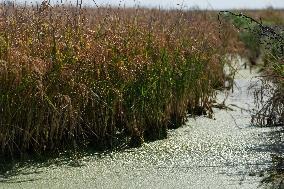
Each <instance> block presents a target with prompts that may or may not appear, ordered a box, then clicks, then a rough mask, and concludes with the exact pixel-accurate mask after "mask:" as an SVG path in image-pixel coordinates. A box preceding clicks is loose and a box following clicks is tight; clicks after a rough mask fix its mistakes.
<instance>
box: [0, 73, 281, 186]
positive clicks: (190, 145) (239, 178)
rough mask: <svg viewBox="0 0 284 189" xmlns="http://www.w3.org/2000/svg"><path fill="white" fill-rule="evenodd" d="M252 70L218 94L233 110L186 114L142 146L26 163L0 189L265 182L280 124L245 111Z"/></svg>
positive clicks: (251, 102)
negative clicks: (264, 124) (258, 120)
mask: <svg viewBox="0 0 284 189" xmlns="http://www.w3.org/2000/svg"><path fill="white" fill-rule="evenodd" d="M256 75H257V74H256V73H255V71H252V73H251V71H250V70H249V69H246V70H245V69H241V70H240V71H239V73H238V74H237V76H236V79H235V87H234V91H233V92H232V91H231V90H230V91H225V92H224V91H223V92H219V94H218V101H219V102H222V101H223V100H224V98H226V97H227V100H226V105H227V106H228V107H230V108H231V109H232V110H228V109H227V110H226V109H214V112H215V115H214V119H209V118H207V117H205V116H204V117H196V118H189V119H188V121H187V122H186V124H185V125H184V126H182V127H181V128H178V129H175V130H170V131H169V135H168V138H167V139H164V140H159V141H155V142H150V143H145V144H143V146H142V147H140V148H132V149H127V150H123V151H118V152H111V153H103V154H102V153H91V154H88V155H84V156H80V157H78V158H77V159H76V160H74V159H68V158H58V159H53V160H50V161H51V163H50V162H49V163H47V162H45V163H33V164H29V163H27V164H26V165H24V166H20V167H18V168H15V169H17V171H16V173H15V174H7V175H8V176H7V175H6V176H0V188H5V189H8V188H13V189H14V188H29V189H30V188H69V189H71V188H110V189H112V188H136V189H138V188H153V189H156V188H242V189H245V188H261V187H264V185H262V184H261V181H262V180H263V179H264V178H265V177H266V176H267V175H266V174H267V170H269V169H270V167H271V166H272V164H273V163H272V159H273V158H272V157H273V154H275V153H277V150H275V148H274V147H273V146H274V145H275V144H276V143H277V141H278V142H279V138H280V137H279V136H278V135H279V132H277V131H279V130H280V129H281V128H277V127H275V128H259V127H254V126H251V123H250V120H251V117H250V113H249V112H248V111H246V110H248V109H252V108H253V106H254V100H253V95H252V92H251V91H250V90H248V88H249V86H250V85H251V84H252V83H254V82H256V80H257V79H256V78H255V76H256ZM277 133H278V134H277ZM276 135H277V137H276ZM279 153H280V152H279ZM12 171H13V170H10V172H12ZM8 172H9V171H8Z"/></svg>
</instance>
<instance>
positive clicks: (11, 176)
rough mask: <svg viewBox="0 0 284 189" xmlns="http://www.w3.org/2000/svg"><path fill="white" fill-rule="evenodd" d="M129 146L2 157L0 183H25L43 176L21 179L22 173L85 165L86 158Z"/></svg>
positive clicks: (39, 172) (38, 172) (28, 173)
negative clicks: (9, 157) (11, 157)
mask: <svg viewBox="0 0 284 189" xmlns="http://www.w3.org/2000/svg"><path fill="white" fill-rule="evenodd" d="M127 149H129V147H127V146H116V147H115V148H111V149H101V148H99V149H98V148H92V147H87V148H82V149H72V150H71V149H70V150H66V151H62V152H58V153H53V154H44V155H35V154H33V155H27V154H26V155H25V156H22V157H21V158H20V157H17V158H15V159H7V158H1V159H0V184H1V183H25V182H33V181H36V180H40V179H41V178H36V179H35V178H31V179H26V178H25V179H19V178H18V176H20V175H22V176H25V175H35V174H41V173H42V172H43V171H42V168H48V169H49V170H51V169H56V167H59V166H65V167H83V166H85V162H84V158H85V157H90V156H92V157H93V158H97V159H101V158H103V157H104V156H106V155H110V154H111V153H112V152H115V151H123V150H127Z"/></svg>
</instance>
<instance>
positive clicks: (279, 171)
mask: <svg viewBox="0 0 284 189" xmlns="http://www.w3.org/2000/svg"><path fill="white" fill-rule="evenodd" d="M263 138H264V139H265V140H270V142H269V143H267V144H265V145H260V146H257V147H256V148H255V149H254V150H256V151H258V152H266V153H269V154H270V157H271V162H270V166H269V167H268V168H267V169H266V170H265V172H266V174H265V177H264V179H263V180H262V182H261V186H262V187H265V188H271V189H275V188H276V189H278V188H279V189H282V188H284V155H283V154H284V128H283V127H281V126H280V127H273V128H271V131H270V132H265V133H263Z"/></svg>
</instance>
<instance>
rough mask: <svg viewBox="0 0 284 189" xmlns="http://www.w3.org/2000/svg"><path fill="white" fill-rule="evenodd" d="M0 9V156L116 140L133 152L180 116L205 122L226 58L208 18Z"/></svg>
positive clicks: (216, 27) (44, 6)
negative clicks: (202, 114) (199, 112)
mask: <svg viewBox="0 0 284 189" xmlns="http://www.w3.org/2000/svg"><path fill="white" fill-rule="evenodd" d="M0 8H1V12H0V60H1V61H0V130H1V131H0V148H1V151H0V154H1V155H4V156H6V155H8V156H9V155H12V156H13V155H17V154H23V153H39V154H42V153H44V152H46V151H51V150H55V151H57V150H61V149H64V148H67V147H78V146H88V145H93V146H104V147H111V146H113V145H114V144H115V143H116V142H117V141H118V140H119V138H121V137H122V138H124V139H126V141H127V142H128V143H129V145H133V146H136V145H140V144H141V143H142V142H143V140H144V138H146V139H159V138H164V137H165V136H166V133H167V128H173V127H177V126H179V125H181V124H182V123H183V122H184V119H185V116H186V112H187V111H190V112H191V113H196V111H195V110H196V109H198V108H201V109H203V110H204V111H206V112H207V113H208V114H212V102H213V99H214V98H215V92H214V88H216V87H218V86H222V85H223V83H224V80H225V75H224V72H223V67H224V65H225V64H226V61H225V59H224V56H225V55H226V54H227V53H228V52H229V49H228V44H229V40H228V38H223V37H224V35H223V34H224V33H223V34H222V33H220V32H219V23H218V21H217V19H216V17H215V15H214V14H212V13H207V12H200V11H180V10H169V11H167V10H157V9H139V8H137V9H134V8H133V9H121V8H79V7H72V6H54V7H51V6H50V5H48V3H42V4H41V5H40V6H35V7H23V6H17V5H15V6H7V5H5V6H4V5H2V6H1V7H0ZM213 15H214V16H213ZM227 34H228V35H229V32H228V33H227ZM226 42H227V43H226Z"/></svg>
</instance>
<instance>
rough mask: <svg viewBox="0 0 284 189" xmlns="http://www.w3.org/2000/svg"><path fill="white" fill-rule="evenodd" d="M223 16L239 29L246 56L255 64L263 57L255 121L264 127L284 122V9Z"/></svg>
mask: <svg viewBox="0 0 284 189" xmlns="http://www.w3.org/2000/svg"><path fill="white" fill-rule="evenodd" d="M248 14H249V15H254V16H256V18H252V17H249V16H247V15H244V14H239V13H233V12H223V13H222V15H223V16H224V18H226V19H227V20H230V21H231V22H232V23H233V25H234V26H235V27H237V28H238V29H239V31H240V32H239V33H240V34H239V35H240V37H239V38H240V39H241V40H242V41H243V42H244V43H245V47H246V48H247V52H249V53H247V54H246V56H248V58H249V59H250V62H254V64H256V62H257V59H258V58H259V57H260V56H261V59H262V62H263V63H264V64H263V65H262V70H263V72H262V78H261V86H260V87H259V88H257V89H256V91H255V100H256V104H257V108H258V111H257V113H256V114H255V115H254V116H253V117H252V122H253V123H254V124H257V125H261V126H275V125H281V126H283V124H284V62H283V61H284V17H283V16H284V11H283V10H278V11H274V10H264V11H253V12H248Z"/></svg>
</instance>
